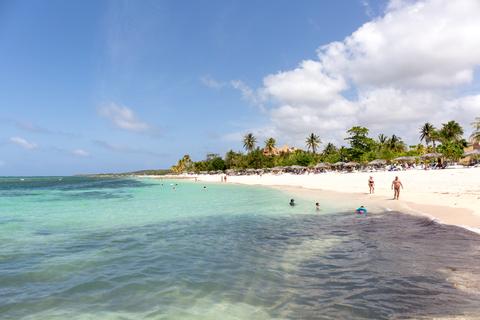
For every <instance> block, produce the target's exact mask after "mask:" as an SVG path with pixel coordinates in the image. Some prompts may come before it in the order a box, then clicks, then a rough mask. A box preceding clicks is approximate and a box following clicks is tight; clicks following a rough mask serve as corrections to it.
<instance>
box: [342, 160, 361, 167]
mask: <svg viewBox="0 0 480 320" xmlns="http://www.w3.org/2000/svg"><path fill="white" fill-rule="evenodd" d="M344 166H345V167H358V166H359V164H358V163H357V162H355V161H350V162H347V163H345V164H344Z"/></svg>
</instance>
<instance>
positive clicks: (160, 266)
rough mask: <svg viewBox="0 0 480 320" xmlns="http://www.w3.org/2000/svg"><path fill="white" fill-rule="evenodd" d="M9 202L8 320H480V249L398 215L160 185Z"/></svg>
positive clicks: (123, 184) (12, 187)
mask: <svg viewBox="0 0 480 320" xmlns="http://www.w3.org/2000/svg"><path fill="white" fill-rule="evenodd" d="M203 186H206V188H203ZM0 201H1V205H0V319H66V318H70V319H392V318H394V319H395V318H422V317H425V318H430V317H436V316H444V315H447V316H451V315H453V316H456V315H467V316H471V317H473V318H476V317H478V316H480V307H479V306H480V291H479V287H480V285H479V284H480V282H479V275H480V267H479V266H478V265H479V264H478V259H479V257H480V238H479V236H478V235H476V234H474V233H470V232H468V231H465V230H463V229H460V228H455V227H446V226H442V225H438V224H436V223H433V222H431V221H428V220H426V219H420V218H414V217H410V216H406V215H403V214H401V213H388V214H387V213H385V214H378V215H375V216H369V217H366V218H365V217H357V216H355V215H352V214H351V213H348V212H347V213H342V212H333V209H332V208H334V204H332V205H331V206H330V207H329V204H328V203H327V204H323V205H324V208H323V209H324V210H323V211H321V212H320V213H319V212H316V211H315V209H314V206H313V205H312V204H311V203H310V202H309V201H307V200H302V199H297V206H295V207H293V208H292V207H290V206H288V201H289V196H288V195H287V194H284V193H282V192H279V191H276V190H272V189H267V188H260V187H246V186H236V185H221V184H202V183H200V182H199V183H194V182H187V181H161V180H153V179H152V180H147V179H143V180H135V179H119V178H85V177H46V178H28V177H26V178H0ZM329 208H330V209H329Z"/></svg>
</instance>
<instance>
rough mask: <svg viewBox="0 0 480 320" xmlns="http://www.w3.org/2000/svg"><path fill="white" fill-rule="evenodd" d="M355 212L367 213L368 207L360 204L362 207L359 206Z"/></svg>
mask: <svg viewBox="0 0 480 320" xmlns="http://www.w3.org/2000/svg"><path fill="white" fill-rule="evenodd" d="M355 213H358V214H365V215H367V208H365V207H364V206H360V208H357V210H355Z"/></svg>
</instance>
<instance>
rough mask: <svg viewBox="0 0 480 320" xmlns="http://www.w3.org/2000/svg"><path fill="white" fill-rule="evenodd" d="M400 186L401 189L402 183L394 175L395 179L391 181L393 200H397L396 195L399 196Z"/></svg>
mask: <svg viewBox="0 0 480 320" xmlns="http://www.w3.org/2000/svg"><path fill="white" fill-rule="evenodd" d="M400 188H402V189H403V184H402V182H401V181H400V180H399V179H398V177H395V180H393V181H392V190H393V200H398V197H399V196H400Z"/></svg>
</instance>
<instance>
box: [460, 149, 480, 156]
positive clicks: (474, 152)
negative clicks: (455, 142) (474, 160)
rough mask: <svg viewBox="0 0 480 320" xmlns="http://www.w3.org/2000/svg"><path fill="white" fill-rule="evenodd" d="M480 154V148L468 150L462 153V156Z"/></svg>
mask: <svg viewBox="0 0 480 320" xmlns="http://www.w3.org/2000/svg"><path fill="white" fill-rule="evenodd" d="M478 155H480V149H475V150H470V151H467V152H465V153H464V154H463V156H464V157H471V156H478Z"/></svg>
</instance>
